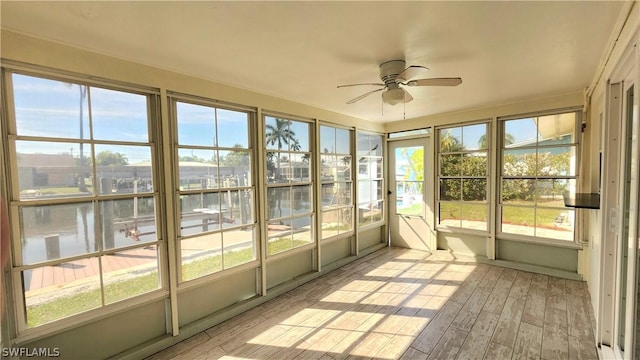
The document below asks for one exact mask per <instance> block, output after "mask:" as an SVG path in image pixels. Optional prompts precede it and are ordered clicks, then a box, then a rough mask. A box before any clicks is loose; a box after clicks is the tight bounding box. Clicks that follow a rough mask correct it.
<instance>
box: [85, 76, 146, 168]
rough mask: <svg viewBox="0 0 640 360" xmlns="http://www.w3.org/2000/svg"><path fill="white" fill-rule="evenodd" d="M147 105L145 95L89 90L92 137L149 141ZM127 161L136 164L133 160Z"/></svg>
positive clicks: (98, 89) (96, 89)
mask: <svg viewBox="0 0 640 360" xmlns="http://www.w3.org/2000/svg"><path fill="white" fill-rule="evenodd" d="M147 106H148V105H147V97H146V96H144V95H139V94H131V93H125V92H122V91H114V90H107V89H100V88H91V115H92V117H91V120H92V130H93V138H94V139H99V140H113V141H127V142H144V143H146V142H148V141H149V131H148V118H147ZM96 153H99V151H96ZM129 160H130V161H131V162H136V161H135V160H134V159H132V158H130V159H129ZM147 160H148V159H147Z"/></svg>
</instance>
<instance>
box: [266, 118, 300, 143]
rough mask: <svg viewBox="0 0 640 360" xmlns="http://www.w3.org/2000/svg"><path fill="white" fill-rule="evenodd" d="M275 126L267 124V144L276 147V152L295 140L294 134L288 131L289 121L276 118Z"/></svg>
mask: <svg viewBox="0 0 640 360" xmlns="http://www.w3.org/2000/svg"><path fill="white" fill-rule="evenodd" d="M275 120H276V124H275V126H273V125H272V124H267V126H266V129H267V144H269V145H274V144H277V145H278V150H281V149H282V147H283V145H288V144H290V142H294V141H297V140H295V138H294V137H295V136H296V133H295V132H293V131H292V130H291V129H289V120H284V119H278V118H276V119H275Z"/></svg>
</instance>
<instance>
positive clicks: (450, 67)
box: [0, 1, 623, 122]
mask: <svg viewBox="0 0 640 360" xmlns="http://www.w3.org/2000/svg"><path fill="white" fill-rule="evenodd" d="M622 7H623V3H622V2H616V1H603V2H595V1H594V2H591V1H570V2H563V1H562V2H559V1H558V2H539V1H532V2H515V1H514V2H451V1H449V2H397V1H388V2H207V1H204V2H164V1H143V2H110V1H106V2H55V1H54V2H22V1H20V2H12V1H0V10H1V22H0V24H1V26H2V28H4V29H8V30H12V31H16V32H20V33H25V34H29V35H34V36H37V37H40V38H44V39H50V40H53V41H57V42H62V43H65V44H69V45H74V46H77V47H81V48H85V49H89V50H92V51H96V52H99V53H103V54H107V55H112V56H116V57H119V58H123V59H128V60H132V61H135V62H139V63H144V64H148V65H152V66H155V67H160V68H163V69H168V70H173V71H176V72H180V73H185V74H189V75H194V76H198V77H202V78H206V79H210V80H213V81H216V82H220V83H224V84H228V85H234V86H236V87H240V88H245V89H250V90H253V91H256V92H259V93H263V94H268V95H273V96H277V97H280V98H284V99H288V100H292V101H296V102H299V103H303V104H307V105H311V106H316V107H319V108H323V109H327V110H331V111H335V112H338V113H344V114H348V115H351V116H355V117H358V118H363V119H367V120H371V121H380V122H388V121H395V120H401V119H403V118H404V117H406V118H407V119H408V118H415V117H420V116H425V115H430V114H437V113H443V112H450V111H456V110H462V109H470V108H478V107H483V106H490V105H497V104H502V103H508V102H513V101H519V100H523V99H531V98H540V97H546V96H552V95H557V94H563V93H568V92H572V91H577V90H582V89H584V88H585V87H586V86H588V85H589V84H590V82H591V80H592V78H593V77H594V75H595V74H596V71H597V68H598V65H599V64H600V60H601V59H602V56H603V54H604V51H605V46H606V44H607V41H608V40H609V38H610V36H611V33H612V30H613V26H614V24H615V22H616V19H617V18H618V16H619V13H620V11H621V9H622ZM393 59H405V60H406V62H407V65H423V66H427V67H429V68H430V71H429V72H428V73H427V76H424V77H457V76H459V77H462V79H463V83H462V84H461V85H460V86H457V87H429V88H425V87H421V88H416V87H411V88H409V91H410V92H411V94H412V95H413V97H414V100H413V101H412V102H410V103H408V104H406V106H405V107H403V105H397V106H395V107H391V106H389V105H385V106H384V107H383V106H382V101H381V97H380V95H379V94H380V93H377V94H374V95H371V96H369V97H367V98H365V99H364V100H362V101H360V102H357V103H356V104H353V105H347V104H345V102H346V101H347V100H350V99H352V98H354V97H356V96H358V95H360V94H362V93H364V92H366V91H369V90H373V88H371V87H367V86H363V87H352V88H341V89H337V88H336V86H337V85H340V84H348V83H361V82H379V77H378V66H379V64H380V63H381V62H384V61H387V60H393Z"/></svg>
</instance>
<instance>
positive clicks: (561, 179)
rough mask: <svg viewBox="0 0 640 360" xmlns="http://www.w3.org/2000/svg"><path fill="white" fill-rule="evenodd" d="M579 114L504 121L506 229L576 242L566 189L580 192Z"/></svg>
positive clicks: (503, 211) (502, 201) (503, 219)
mask: <svg viewBox="0 0 640 360" xmlns="http://www.w3.org/2000/svg"><path fill="white" fill-rule="evenodd" d="M578 121H579V114H578V113H577V112H567V113H560V114H553V115H546V116H538V117H528V118H519V119H508V120H502V121H501V132H502V135H501V139H500V143H501V150H500V153H501V155H500V157H501V164H502V169H501V173H500V209H501V222H500V224H501V232H502V233H503V234H514V235H524V236H531V237H538V238H550V239H558V240H568V241H572V240H573V238H574V236H573V234H574V220H575V213H574V211H573V210H570V209H567V208H565V207H564V202H563V193H564V192H566V191H575V186H576V169H577V161H576V154H577V147H578V144H577V129H578V126H577V124H578Z"/></svg>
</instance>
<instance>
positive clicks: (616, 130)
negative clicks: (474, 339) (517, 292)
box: [596, 37, 640, 359]
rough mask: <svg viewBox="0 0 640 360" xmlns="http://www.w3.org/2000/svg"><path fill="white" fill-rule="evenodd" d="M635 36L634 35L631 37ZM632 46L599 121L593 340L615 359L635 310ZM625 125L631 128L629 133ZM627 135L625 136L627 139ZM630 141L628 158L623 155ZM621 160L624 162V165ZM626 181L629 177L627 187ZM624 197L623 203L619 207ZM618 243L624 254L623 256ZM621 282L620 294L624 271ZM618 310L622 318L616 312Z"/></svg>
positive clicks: (627, 351) (621, 353) (623, 350)
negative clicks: (600, 150)
mask: <svg viewBox="0 0 640 360" xmlns="http://www.w3.org/2000/svg"><path fill="white" fill-rule="evenodd" d="M635 38H637V37H634V39H635ZM638 59H639V56H638V50H637V48H636V45H635V42H632V43H631V44H630V45H629V46H628V47H627V49H626V50H625V52H624V55H623V56H622V57H621V61H620V62H619V65H618V66H617V68H616V70H615V71H614V72H613V73H612V76H611V78H610V79H609V81H608V83H607V90H606V107H607V110H606V114H607V116H606V121H604V123H603V124H602V127H601V128H602V129H603V135H602V139H601V141H602V143H603V144H605V147H604V158H603V172H602V174H601V181H602V184H603V189H602V191H603V193H602V195H603V199H602V202H601V203H602V216H603V223H602V230H601V239H602V244H603V246H602V253H601V256H600V259H601V269H602V276H601V277H600V281H599V285H600V286H599V288H600V291H599V294H598V295H599V302H598V303H599V306H598V309H597V312H598V313H597V314H596V317H597V320H598V321H597V329H596V342H597V344H598V345H601V348H602V351H603V356H605V357H615V358H616V359H632V358H633V357H634V356H637V355H640V354H635V355H634V354H633V352H634V347H635V331H636V329H635V323H636V321H635V318H633V317H632V315H635V314H636V305H635V303H636V301H637V300H638V299H637V298H636V295H635V294H636V284H637V280H638V279H637V276H636V257H637V249H638V241H637V236H638V231H637V229H638V206H639V204H638V203H639V200H638V197H639V196H638V195H639V192H638V186H639V185H638V167H639V162H638V151H639V149H638V128H639V126H638V103H639V101H638V98H640V92H639V91H638V83H639V82H638V71H637V69H638ZM630 90H633V99H632V100H633V103H629V96H628V94H629V91H630ZM628 127H631V128H632V131H631V133H632V136H631V137H630V136H629V131H628V130H627V128H628ZM629 140H631V141H629ZM627 146H630V147H631V151H630V153H629V154H631V158H630V159H629V158H628V156H627V151H626V150H627ZM627 164H630V166H629V170H627ZM627 183H629V185H628V187H627ZM625 199H629V200H630V202H629V203H628V205H629V209H625V208H624V205H625ZM627 211H628V218H629V230H628V236H625V237H624V238H623V230H624V229H623V226H624V225H623V224H624V217H625V215H626V213H627ZM623 246H626V250H627V251H628V254H629V256H628V257H627V260H626V266H625V259H624V250H625V249H623ZM625 274H626V279H633V281H628V280H627V281H625V283H626V285H627V288H626V293H625V294H624V295H621V291H620V290H621V289H622V288H623V281H624V275H625ZM622 296H626V299H627V301H626V305H625V306H624V309H621V307H620V300H621V297H622ZM621 310H624V314H625V315H624V318H623V317H622V316H621V314H622V311H621ZM623 320H624V321H625V322H624V324H625V326H624V334H625V337H624V341H622V342H621V341H620V333H621V332H620V325H621V322H622V321H623Z"/></svg>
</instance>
